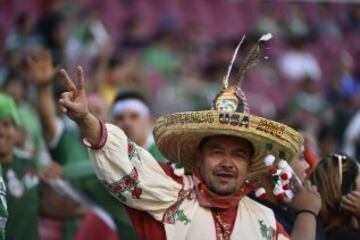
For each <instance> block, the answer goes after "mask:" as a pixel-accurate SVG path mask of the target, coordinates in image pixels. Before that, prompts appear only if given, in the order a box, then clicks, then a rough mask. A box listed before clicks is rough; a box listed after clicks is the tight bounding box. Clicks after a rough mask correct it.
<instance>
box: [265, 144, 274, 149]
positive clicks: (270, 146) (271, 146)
mask: <svg viewBox="0 0 360 240" xmlns="http://www.w3.org/2000/svg"><path fill="white" fill-rule="evenodd" d="M272 148H273V145H272V144H271V143H267V144H266V150H268V151H271V150H272Z"/></svg>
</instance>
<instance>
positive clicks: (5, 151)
mask: <svg viewBox="0 0 360 240" xmlns="http://www.w3.org/2000/svg"><path fill="white" fill-rule="evenodd" d="M15 142H16V129H15V125H14V124H13V122H12V121H11V119H10V117H6V118H4V119H3V120H1V121H0V161H1V162H4V161H6V160H8V158H9V156H11V152H12V149H13V147H14V146H15Z"/></svg>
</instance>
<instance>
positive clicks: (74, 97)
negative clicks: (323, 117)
mask: <svg viewBox="0 0 360 240" xmlns="http://www.w3.org/2000/svg"><path fill="white" fill-rule="evenodd" d="M271 37H272V36H271V34H266V35H263V36H262V37H261V38H260V39H259V40H258V41H257V42H256V44H255V45H254V46H253V47H252V48H251V49H250V52H249V54H248V56H247V57H246V58H245V60H244V62H243V64H242V65H241V67H240V76H239V77H238V79H237V81H236V83H235V84H233V85H230V83H229V75H230V72H231V67H232V64H233V62H234V60H235V57H236V52H237V51H238V50H239V47H240V45H241V43H242V41H243V40H244V38H243V39H242V41H241V42H240V43H239V45H238V47H237V48H236V51H235V54H234V56H233V60H232V63H231V64H230V66H229V69H228V73H227V75H226V76H225V78H224V80H223V88H222V89H221V90H220V92H219V94H218V95H217V96H216V97H215V99H214V101H213V104H212V108H211V109H210V110H204V111H194V112H181V113H173V114H168V115H165V116H162V117H160V118H159V119H158V120H157V121H156V124H155V126H154V131H153V134H154V139H155V142H156V144H157V146H158V147H159V149H160V151H161V153H162V154H163V155H164V156H165V157H166V158H167V159H168V160H169V161H171V162H172V164H171V165H167V164H162V163H160V162H158V161H156V160H155V159H154V158H153V157H152V156H151V154H150V153H149V152H148V151H146V150H145V149H144V148H142V147H141V146H138V145H137V144H135V143H134V141H133V140H131V139H130V138H129V137H128V136H126V134H125V133H124V131H123V130H121V129H120V128H119V127H117V126H115V125H113V124H105V123H102V122H100V121H99V120H98V119H96V118H95V117H94V116H93V115H92V114H91V113H90V112H89V110H88V108H87V102H86V93H85V87H84V85H85V82H84V81H85V80H84V75H83V71H82V68H81V67H80V66H79V67H78V68H77V80H78V81H77V84H76V85H75V83H74V82H73V80H72V79H71V78H70V77H69V75H68V74H67V73H66V71H65V70H62V71H61V73H62V76H63V78H64V81H65V82H66V87H67V91H66V92H64V93H63V94H62V97H61V98H60V99H59V105H60V108H61V109H62V111H63V112H64V113H65V114H67V115H68V116H69V117H70V118H71V119H73V120H74V121H75V122H76V123H77V125H78V126H79V128H80V130H81V133H82V135H83V137H84V143H85V145H86V146H88V147H89V149H90V150H89V152H90V156H91V160H92V162H93V164H94V166H95V168H96V173H97V177H98V179H99V180H100V181H101V182H102V183H103V184H104V185H105V187H106V188H107V189H108V191H109V192H111V193H112V194H113V195H114V196H115V197H116V198H117V199H118V200H119V201H121V202H122V203H124V204H125V205H127V211H128V212H129V216H130V218H131V219H132V222H133V225H134V227H135V229H136V232H137V234H138V237H139V238H140V239H159V240H161V239H217V240H229V239H232V240H236V239H267V240H270V239H279V240H280V239H289V238H290V237H289V236H288V234H287V233H286V231H285V230H284V228H283V227H282V225H281V224H279V223H278V222H277V221H276V219H275V216H274V213H273V211H272V210H271V209H269V208H267V207H265V206H263V205H261V204H259V203H257V202H256V201H254V200H251V199H250V198H249V197H247V196H246V194H247V193H248V192H249V191H251V190H252V189H251V188H250V186H249V185H250V184H249V183H251V182H252V181H259V180H260V179H262V178H263V177H264V175H266V174H267V173H268V171H269V170H270V169H274V170H276V172H274V174H277V173H278V172H279V173H289V165H288V162H290V161H291V160H292V159H293V158H294V156H295V155H296V154H297V153H298V152H300V150H301V146H302V144H303V138H302V136H301V134H299V133H298V132H296V131H295V130H294V129H292V128H290V127H288V126H286V125H284V124H281V123H278V122H275V121H272V120H270V119H265V118H262V117H259V116H256V115H253V114H251V113H250V108H249V105H248V102H247V99H246V97H245V94H244V92H243V91H242V90H241V82H242V79H243V77H244V74H245V72H246V70H247V69H248V68H249V67H250V66H252V65H254V64H255V63H257V62H258V61H259V60H260V59H261V57H262V55H261V51H260V44H261V43H263V42H265V41H267V40H269V39H270V38H271ZM282 187H283V186H278V187H277V191H275V193H276V194H277V195H280V194H281V195H282V194H284V192H285V190H284V189H283V188H282ZM301 214H302V215H303V217H304V221H305V220H306V221H305V222H304V223H303V224H302V227H303V231H302V233H303V234H304V236H309V237H307V238H303V239H313V237H314V226H313V225H314V223H315V218H314V215H315V216H316V214H317V213H316V212H313V211H312V210H311V209H302V213H301Z"/></svg>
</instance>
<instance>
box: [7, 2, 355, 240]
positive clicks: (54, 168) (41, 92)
mask: <svg viewBox="0 0 360 240" xmlns="http://www.w3.org/2000/svg"><path fill="white" fill-rule="evenodd" d="M0 22H1V25H0V53H1V57H0V93H5V94H7V95H9V96H11V97H12V98H13V99H14V101H15V104H16V107H17V109H18V111H19V126H18V127H17V133H16V147H15V149H16V151H15V153H16V156H17V158H25V159H31V164H29V165H31V167H30V166H29V169H30V168H31V169H33V170H31V172H32V175H29V176H28V177H25V176H26V173H27V171H25V170H24V167H20V168H21V169H22V170H21V171H20V170H19V171H20V172H21V174H22V176H21V178H20V177H19V179H18V178H17V177H16V174H18V175H19V174H20V173H16V174H15V173H14V171H15V170H13V171H8V172H7V173H6V174H7V175H6V174H3V177H4V179H8V181H10V182H12V185H11V186H12V188H10V189H9V191H10V194H14V196H15V197H14V199H15V200H13V201H14V202H15V201H16V196H20V195H21V194H24V192H26V188H31V186H34V185H35V183H34V181H37V180H34V178H33V176H34V171H35V172H36V171H39V172H40V173H39V177H40V179H41V181H42V186H41V191H40V190H39V191H40V194H39V193H38V192H36V193H35V194H34V193H32V196H31V197H29V198H28V199H22V202H21V203H20V205H22V206H23V207H27V206H29V205H31V204H32V203H33V202H34V201H36V203H37V204H38V205H40V206H41V207H42V217H41V219H39V220H38V221H39V229H40V232H39V233H36V234H35V235H37V234H40V235H41V236H42V238H43V239H62V238H67V239H72V238H73V236H74V235H76V236H77V237H78V239H86V237H84V236H86V234H90V235H91V234H95V235H96V234H97V233H96V232H91V231H90V230H91V229H92V227H91V226H92V225H91V224H95V225H96V221H94V218H95V217H94V215H96V216H97V217H99V216H101V217H100V218H102V219H107V220H106V221H105V222H106V223H108V224H107V227H109V228H111V227H113V228H116V226H117V227H118V228H119V226H130V225H131V223H130V221H129V219H128V218H127V217H126V212H125V210H124V209H122V208H119V207H118V205H119V204H118V202H117V201H116V200H115V199H113V198H112V196H110V194H108V193H107V192H106V190H105V189H104V188H103V187H102V185H101V184H100V183H99V182H98V181H97V179H96V177H95V173H94V171H93V169H92V166H91V164H90V163H89V161H88V154H87V151H86V148H85V147H84V145H83V144H82V143H81V139H80V134H79V130H78V129H77V128H76V126H75V124H74V123H73V122H72V121H71V120H69V119H68V118H67V117H65V116H64V115H62V114H61V113H60V111H59V109H58V104H57V100H58V99H59V97H60V96H59V95H60V93H61V92H63V90H64V87H65V82H64V79H63V78H61V77H59V70H60V69H61V68H65V69H67V71H68V72H69V73H70V74H71V77H73V78H75V75H76V71H75V69H76V66H78V65H81V66H82V67H83V69H84V75H85V87H86V91H87V95H88V101H89V107H90V109H91V111H92V113H93V114H94V115H96V116H97V117H98V118H99V119H102V121H104V122H106V121H112V122H113V123H115V124H116V125H118V126H120V127H121V128H122V129H124V131H125V132H126V133H127V135H129V136H132V139H133V140H134V141H135V142H136V143H137V144H138V145H141V146H144V147H146V148H147V149H151V151H153V152H152V153H153V154H154V155H156V156H158V157H157V159H160V160H163V161H165V160H164V159H162V156H161V154H160V152H158V149H156V146H154V143H153V139H152V138H151V127H152V124H153V121H154V119H156V117H158V116H159V115H162V114H164V113H170V112H177V111H182V110H201V109H209V108H210V103H211V101H212V100H213V98H214V97H215V95H216V93H217V91H218V90H219V89H220V87H221V81H222V79H223V77H224V76H225V73H226V70H227V67H228V65H229V62H230V60H231V56H232V53H233V51H234V48H235V47H236V45H237V44H238V42H239V41H240V39H241V38H242V36H243V35H244V34H245V36H246V38H245V42H244V44H243V46H242V48H241V50H240V53H239V59H240V60H239V61H236V62H235V65H234V70H233V72H234V73H236V71H237V70H238V67H239V64H238V63H240V62H241V59H242V58H243V57H244V55H245V53H246V52H247V50H248V48H249V46H251V45H252V43H254V41H256V40H257V39H258V38H259V36H261V35H262V34H264V33H267V32H270V33H272V34H273V36H274V38H273V39H272V40H271V41H270V42H269V43H266V47H265V49H264V55H265V56H266V58H264V59H263V60H262V61H261V63H260V64H259V65H258V66H256V67H254V68H253V69H252V70H251V71H249V73H248V74H247V75H246V77H245V81H244V83H243V86H242V89H244V90H245V91H246V95H247V97H248V99H249V103H250V111H251V112H252V113H254V114H259V115H260V116H264V117H269V118H271V119H277V120H279V121H280V122H284V123H286V124H288V125H290V126H292V127H294V128H296V129H297V130H299V131H301V132H302V133H303V135H304V136H305V138H306V145H307V146H306V147H307V148H306V149H307V150H308V151H309V152H310V153H309V154H311V155H314V156H323V155H325V154H328V153H331V152H343V153H346V154H347V155H349V156H350V157H352V158H354V159H359V158H360V62H359V61H360V41H359V40H360V4H357V3H326V2H324V3H317V2H309V1H305V2H302V1H299V2H297V1H261V0H253V1H238V0H226V1H214V0H207V1H191V0H171V1H166V0H154V1H146V0H139V1H128V0H107V1H95V0H79V1H70V0H63V1H60V0H48V1H45V0H32V1H20V0H13V1H10V0H0ZM234 75H236V74H234ZM234 80H235V79H231V81H234ZM134 98H135V99H138V100H140V101H141V102H143V103H144V104H145V105H146V106H147V108H143V106H142V105H141V106H133V105H131V104H129V105H124V104H117V103H118V102H119V101H121V100H123V99H134ZM0 111H1V110H0ZM124 112H125V113H124ZM0 142H1V141H0ZM309 149H310V150H309ZM315 158H316V157H315ZM314 161H317V160H314ZM28 163H29V162H28ZM20 165H21V164H20ZM14 169H15V167H14ZM16 169H17V168H16ZM17 170H18V169H17ZM17 170H16V171H17ZM16 171H15V172H16ZM19 176H20V175H19ZM25 178H26V179H25ZM24 179H25V180H26V181H25V180H24ZM19 181H20V182H19ZM21 181H23V182H26V184H25V190H24V189H23V188H24V186H23V187H21V186H20V185H21ZM11 189H13V190H11ZM11 191H13V193H11ZM19 194H20V195H19ZM35 195H38V196H36V197H35ZM41 196H47V197H46V198H45V199H44V197H41ZM32 198H34V199H35V198H36V200H34V199H32ZM47 198H49V199H47ZM30 201H31V202H30ZM59 202H61V204H60V206H61V207H59ZM9 204H10V206H11V203H9ZM38 205H36V206H35V205H34V204H33V206H32V207H39V206H38ZM88 209H91V211H90V213H89V210H88ZM14 211H17V212H18V216H16V218H18V219H14V220H12V219H11V216H10V218H9V219H10V221H15V222H17V223H18V222H19V221H20V220H19V219H21V218H25V217H24V216H21V211H22V210H21V208H17V209H16V210H14ZM34 211H35V210H34ZM34 214H35V213H34ZM84 216H85V217H84ZM54 217H55V218H56V219H57V220H54ZM59 219H60V220H59ZM20 222H22V223H23V225H19V226H20V227H19V226H17V228H22V229H27V228H29V224H27V223H26V222H24V221H20ZM34 224H35V223H34ZM87 224H89V225H91V226H90V227H89V226H88V225H87ZM100 225H101V224H99V225H97V226H100ZM79 226H82V227H83V228H80V227H79ZM104 228H105V227H104ZM79 229H80V230H79ZM81 229H86V230H81ZM94 229H95V228H94ZM122 229H124V227H122ZM125 229H130V230H125V231H122V232H121V234H122V237H123V239H133V237H134V232H133V231H132V230H131V228H130V227H129V228H125ZM12 231H14V232H13V233H11V234H14V235H13V236H15V235H17V234H20V233H19V230H18V229H13V230H12ZM99 231H100V230H99ZM104 231H105V230H104ZM21 234H24V235H21ZM21 234H20V235H18V236H17V237H14V239H37V238H36V236H35V237H34V238H30V237H29V236H30V235H28V234H32V233H27V232H26V231H25V230H24V231H22V233H21ZM25 236H27V237H25ZM81 237H83V238H81ZM9 239H10V238H9ZM99 239H101V238H99Z"/></svg>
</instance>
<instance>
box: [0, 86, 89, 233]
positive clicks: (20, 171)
mask: <svg viewBox="0 0 360 240" xmlns="http://www.w3.org/2000/svg"><path fill="white" fill-rule="evenodd" d="M19 125H20V118H19V114H18V111H17V107H16V105H15V103H14V101H13V99H12V98H11V97H9V96H7V95H5V94H1V93H0V163H1V165H2V169H1V171H0V174H1V176H3V177H4V179H5V181H3V180H2V177H1V180H0V199H1V201H0V225H1V226H0V239H15V240H25V239H26V240H37V239H40V236H39V232H38V224H39V217H40V214H42V215H46V216H49V217H53V218H60V219H63V218H67V217H73V216H77V215H79V214H82V212H79V211H78V209H79V206H78V205H76V204H73V202H72V201H71V200H69V199H68V198H66V197H63V196H60V195H59V194H58V193H56V192H55V191H54V190H52V189H51V188H43V186H45V184H46V182H48V181H49V180H50V179H53V178H54V177H56V175H58V173H55V172H56V170H54V165H52V164H48V165H46V166H44V167H42V168H41V169H38V168H37V166H36V160H35V159H34V158H31V157H30V156H26V155H24V154H19V152H18V151H15V143H16V134H17V128H18V126H19ZM40 180H43V181H45V182H43V183H42V184H40ZM5 186H6V188H7V194H6V200H5ZM69 201H70V202H71V203H70V205H71V204H73V205H72V206H70V205H69ZM60 202H61V204H59V203H60ZM6 203H7V207H6ZM7 218H8V219H7ZM6 219H7V222H6ZM5 223H6V227H5ZM4 228H5V229H4ZM5 230H6V233H5Z"/></svg>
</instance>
